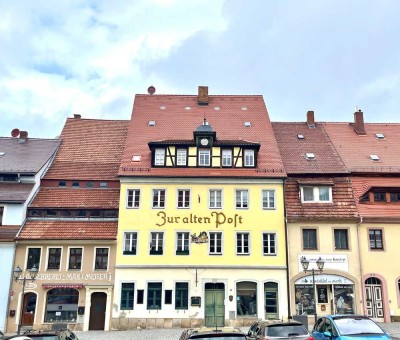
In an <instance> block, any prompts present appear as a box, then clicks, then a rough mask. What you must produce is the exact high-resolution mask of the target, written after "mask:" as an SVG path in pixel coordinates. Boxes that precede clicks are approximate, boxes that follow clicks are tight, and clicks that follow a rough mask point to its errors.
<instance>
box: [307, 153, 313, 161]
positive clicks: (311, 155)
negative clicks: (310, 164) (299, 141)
mask: <svg viewBox="0 0 400 340" xmlns="http://www.w3.org/2000/svg"><path fill="white" fill-rule="evenodd" d="M306 158H307V159H308V160H309V161H311V160H314V159H315V155H314V154H313V153H312V152H307V153H306Z"/></svg>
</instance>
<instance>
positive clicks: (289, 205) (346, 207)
mask: <svg viewBox="0 0 400 340" xmlns="http://www.w3.org/2000/svg"><path fill="white" fill-rule="evenodd" d="M299 182H300V183H313V184H315V185H318V184H320V185H326V184H327V183H333V186H332V203H302V202H301V199H300V195H299V192H300V185H299ZM285 207H286V215H287V218H288V220H289V221H291V222H293V221H298V220H310V221H311V220H327V221H332V220H356V219H357V216H358V215H357V207H356V202H355V201H354V196H353V190H352V186H351V183H350V180H349V178H348V177H324V178H313V179H312V180H310V179H308V178H302V177H290V178H288V179H287V180H286V182H285Z"/></svg>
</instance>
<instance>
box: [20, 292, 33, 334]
mask: <svg viewBox="0 0 400 340" xmlns="http://www.w3.org/2000/svg"><path fill="white" fill-rule="evenodd" d="M35 310H36V294H35V293H27V294H25V296H24V306H23V310H22V311H23V312H22V326H33V322H34V320H35Z"/></svg>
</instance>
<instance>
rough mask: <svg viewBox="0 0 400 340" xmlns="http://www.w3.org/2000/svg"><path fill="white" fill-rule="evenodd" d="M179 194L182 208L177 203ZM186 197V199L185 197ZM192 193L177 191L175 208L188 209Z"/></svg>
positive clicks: (188, 190) (184, 190) (187, 190)
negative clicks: (180, 193)
mask: <svg viewBox="0 0 400 340" xmlns="http://www.w3.org/2000/svg"><path fill="white" fill-rule="evenodd" d="M179 192H182V195H183V196H182V199H183V200H182V206H180V205H179V204H180V202H179ZM186 195H188V197H186ZM191 197H192V193H191V190H190V189H177V190H176V208H177V209H190V207H191Z"/></svg>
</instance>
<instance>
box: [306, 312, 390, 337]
mask: <svg viewBox="0 0 400 340" xmlns="http://www.w3.org/2000/svg"><path fill="white" fill-rule="evenodd" d="M312 335H313V337H314V339H315V340H328V339H336V340H351V339H356V340H389V339H390V336H389V335H388V334H386V333H385V331H384V330H383V329H382V328H381V327H379V326H378V324H376V323H375V322H374V321H373V320H371V319H370V318H369V317H367V316H364V315H351V314H346V315H326V316H323V317H321V318H319V319H318V321H317V322H316V324H315V325H314V329H313V331H312Z"/></svg>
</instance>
